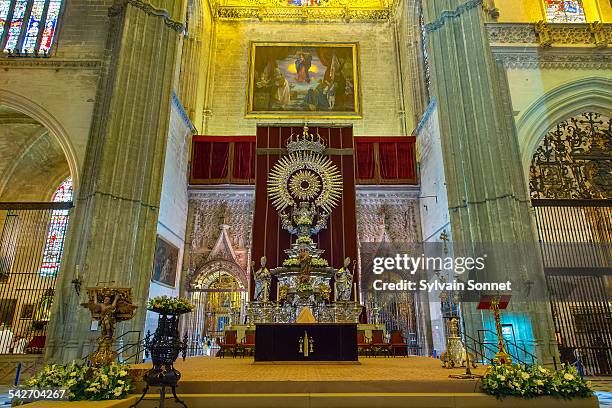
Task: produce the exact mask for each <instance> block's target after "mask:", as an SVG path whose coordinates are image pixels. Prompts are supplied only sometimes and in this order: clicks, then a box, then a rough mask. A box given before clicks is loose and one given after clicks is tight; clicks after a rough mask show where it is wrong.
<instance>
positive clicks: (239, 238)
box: [186, 187, 254, 271]
mask: <svg viewBox="0 0 612 408" xmlns="http://www.w3.org/2000/svg"><path fill="white" fill-rule="evenodd" d="M253 196H254V191H253V190H252V189H249V188H248V187H247V188H242V189H237V190H235V191H227V190H220V189H207V190H192V191H190V193H189V216H188V222H187V225H188V231H187V243H186V244H187V251H188V255H189V263H188V265H187V267H188V269H189V270H190V271H195V270H197V269H199V268H200V267H201V266H202V265H203V264H204V263H206V262H208V261H210V260H211V259H209V255H210V253H211V251H213V249H214V246H215V244H216V243H217V241H218V239H219V234H220V233H221V231H222V230H223V229H224V228H225V229H226V230H225V233H226V235H227V237H228V240H229V245H231V248H232V251H233V254H234V256H235V260H236V263H237V264H238V265H240V267H241V268H242V269H243V270H244V271H246V270H247V269H248V267H247V266H248V261H249V259H248V253H249V248H250V247H251V228H252V223H253V205H254V202H253Z"/></svg>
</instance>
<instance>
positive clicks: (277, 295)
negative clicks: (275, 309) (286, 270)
mask: <svg viewBox="0 0 612 408" xmlns="http://www.w3.org/2000/svg"><path fill="white" fill-rule="evenodd" d="M276 302H277V303H278V302H280V283H277V284H276Z"/></svg>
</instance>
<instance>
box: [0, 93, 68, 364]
mask: <svg viewBox="0 0 612 408" xmlns="http://www.w3.org/2000/svg"><path fill="white" fill-rule="evenodd" d="M0 124H1V126H0V354H4V355H5V357H10V356H6V355H9V354H10V355H22V354H26V353H27V354H30V355H40V354H42V353H43V350H44V347H45V344H46V332H47V325H48V322H49V319H50V317H51V316H50V312H51V305H52V303H53V301H54V298H55V287H56V281H57V278H58V274H59V273H60V265H61V259H62V252H63V248H64V241H65V237H66V233H67V226H68V222H69V218H70V208H72V200H73V178H72V174H71V171H70V169H71V166H70V164H69V160H68V159H67V157H66V155H65V151H64V147H63V146H62V144H61V142H60V141H59V139H58V138H57V137H56V136H55V134H53V132H52V131H51V130H49V128H47V127H46V126H45V125H44V124H42V123H41V122H39V121H38V120H37V119H35V118H33V117H31V116H29V115H27V114H25V113H23V112H21V111H19V110H16V109H13V108H11V107H8V106H3V105H0ZM20 358H21V357H20ZM25 369H27V365H26V366H25Z"/></svg>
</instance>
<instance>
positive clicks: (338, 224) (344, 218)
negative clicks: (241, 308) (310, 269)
mask: <svg viewBox="0 0 612 408" xmlns="http://www.w3.org/2000/svg"><path fill="white" fill-rule="evenodd" d="M317 131H318V132H319V134H320V135H321V136H322V137H323V138H324V139H325V140H326V142H327V145H328V147H330V148H333V149H353V129H352V128H310V132H311V133H316V132H317ZM301 132H302V128H301V127H293V128H292V127H258V128H257V149H262V150H263V149H265V152H263V153H260V154H257V167H256V175H255V214H254V216H253V247H252V254H253V260H254V261H255V262H256V263H257V264H258V263H259V258H260V257H261V256H263V255H265V256H266V257H267V259H268V267H270V268H273V267H276V266H278V265H281V264H282V262H283V260H284V259H286V257H287V256H286V255H285V252H284V250H285V249H287V248H289V247H290V246H291V241H292V237H291V236H290V235H289V233H288V232H287V231H285V230H284V229H282V228H281V224H280V219H279V217H278V213H277V212H276V210H275V209H274V207H272V205H271V203H270V201H269V200H268V193H267V179H268V173H269V171H270V170H271V169H272V167H274V164H275V163H276V162H277V160H278V159H279V153H280V148H282V147H284V146H285V145H286V142H287V139H288V138H289V136H290V135H291V134H292V133H301ZM274 149H279V150H274ZM329 157H330V160H331V161H332V162H333V163H334V164H335V165H336V166H337V167H338V169H339V170H340V172H341V174H342V179H343V189H342V199H341V202H340V203H339V204H338V205H337V206H336V207H335V208H334V210H333V211H332V214H331V216H330V218H329V220H328V227H327V229H324V230H322V231H321V232H320V233H319V234H318V235H317V237H315V238H314V239H315V241H317V242H318V243H319V248H321V249H323V250H325V252H324V253H323V257H324V258H325V259H327V260H328V262H329V263H330V265H332V266H334V267H340V266H342V261H343V260H344V258H345V257H347V256H348V257H350V258H351V259H356V257H357V228H356V215H355V167H354V166H355V164H354V160H353V155H350V154H337V155H331V156H329ZM257 267H258V266H257ZM252 279H253V277H251V288H252V289H253V287H254V285H253V283H254V282H253V280H252ZM274 285H275V284H274V283H273V286H274ZM252 289H251V290H252ZM272 293H275V289H274V288H273V292H272ZM251 295H252V292H251Z"/></svg>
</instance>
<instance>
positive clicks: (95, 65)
mask: <svg viewBox="0 0 612 408" xmlns="http://www.w3.org/2000/svg"><path fill="white" fill-rule="evenodd" d="M101 66H102V61H101V60H98V59H58V58H36V57H31V58H26V57H23V58H20V57H0V69H2V68H4V69H10V68H51V69H91V70H99V69H100V68H101Z"/></svg>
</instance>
